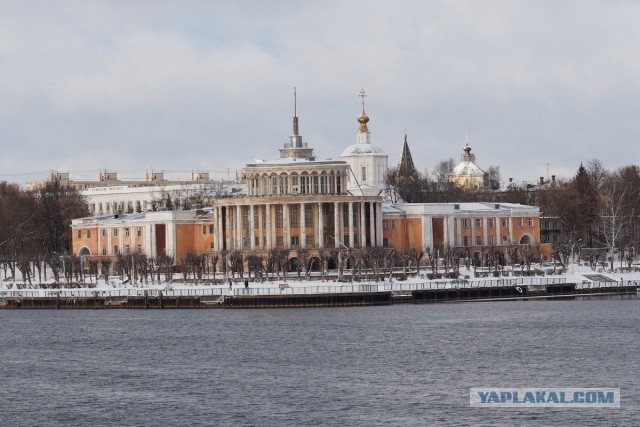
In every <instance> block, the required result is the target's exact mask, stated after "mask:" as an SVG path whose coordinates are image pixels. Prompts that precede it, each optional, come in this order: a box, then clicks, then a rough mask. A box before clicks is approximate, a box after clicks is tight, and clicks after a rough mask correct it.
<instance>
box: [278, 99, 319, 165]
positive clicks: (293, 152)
mask: <svg viewBox="0 0 640 427" xmlns="http://www.w3.org/2000/svg"><path fill="white" fill-rule="evenodd" d="M280 158H281V159H287V158H289V159H307V160H315V156H314V155H313V148H309V147H308V146H307V143H306V142H302V137H301V136H300V130H299V127H298V99H297V94H296V88H295V87H294V88H293V135H291V136H290V137H289V142H288V143H285V144H284V148H281V149H280Z"/></svg>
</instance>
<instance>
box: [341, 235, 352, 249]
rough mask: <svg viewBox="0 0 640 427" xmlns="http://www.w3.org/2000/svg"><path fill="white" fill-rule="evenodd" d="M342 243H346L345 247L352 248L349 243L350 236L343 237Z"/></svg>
mask: <svg viewBox="0 0 640 427" xmlns="http://www.w3.org/2000/svg"><path fill="white" fill-rule="evenodd" d="M342 241H343V242H344V245H345V246H346V247H349V246H351V245H350V243H349V235H348V234H345V235H344V236H342Z"/></svg>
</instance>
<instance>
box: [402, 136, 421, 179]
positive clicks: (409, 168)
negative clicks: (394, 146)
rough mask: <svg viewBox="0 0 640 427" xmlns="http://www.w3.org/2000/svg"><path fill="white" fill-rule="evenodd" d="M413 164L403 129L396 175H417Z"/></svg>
mask: <svg viewBox="0 0 640 427" xmlns="http://www.w3.org/2000/svg"><path fill="white" fill-rule="evenodd" d="M417 174H418V171H417V170H416V167H415V165H414V164H413V158H412V157H411V151H410V150H409V143H408V142H407V131H406V130H405V131H404V145H403V146H402V155H401V156H400V162H399V163H398V175H399V176H413V175H417Z"/></svg>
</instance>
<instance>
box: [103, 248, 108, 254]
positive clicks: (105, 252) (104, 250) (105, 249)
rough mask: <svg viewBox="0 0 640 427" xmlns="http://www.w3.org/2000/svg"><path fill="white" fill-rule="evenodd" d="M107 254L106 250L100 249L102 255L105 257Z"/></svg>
mask: <svg viewBox="0 0 640 427" xmlns="http://www.w3.org/2000/svg"><path fill="white" fill-rule="evenodd" d="M106 254H107V248H102V255H103V256H104V255H106Z"/></svg>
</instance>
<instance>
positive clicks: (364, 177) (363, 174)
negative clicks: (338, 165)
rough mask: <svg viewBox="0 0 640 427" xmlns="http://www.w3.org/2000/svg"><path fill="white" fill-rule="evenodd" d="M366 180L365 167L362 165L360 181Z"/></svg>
mask: <svg viewBox="0 0 640 427" xmlns="http://www.w3.org/2000/svg"><path fill="white" fill-rule="evenodd" d="M366 180H367V167H366V166H363V167H362V181H363V182H364V181H366Z"/></svg>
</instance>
